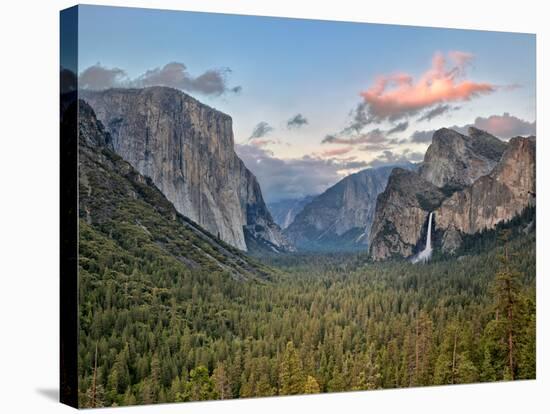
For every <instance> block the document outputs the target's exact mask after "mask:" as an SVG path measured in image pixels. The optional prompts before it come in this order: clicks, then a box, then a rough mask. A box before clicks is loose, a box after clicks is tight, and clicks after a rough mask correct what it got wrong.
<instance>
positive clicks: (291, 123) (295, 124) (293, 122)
mask: <svg viewBox="0 0 550 414" xmlns="http://www.w3.org/2000/svg"><path fill="white" fill-rule="evenodd" d="M308 123H309V121H308V120H307V118H305V117H304V116H303V115H302V114H296V115H294V116H293V117H292V118H290V119H289V120H288V121H287V122H286V127H287V128H288V129H296V128H301V127H303V126H304V125H307V124H308Z"/></svg>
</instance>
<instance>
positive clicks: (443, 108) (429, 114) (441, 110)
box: [417, 105, 460, 122]
mask: <svg viewBox="0 0 550 414" xmlns="http://www.w3.org/2000/svg"><path fill="white" fill-rule="evenodd" d="M458 109H460V107H459V106H452V105H438V106H436V107H435V108H433V109H430V110H428V111H426V112H424V114H423V115H422V116H421V117H420V118H418V119H417V121H418V122H421V121H431V120H432V119H434V118H437V117H438V116H441V115H443V114H446V113H448V112H451V111H456V110H458Z"/></svg>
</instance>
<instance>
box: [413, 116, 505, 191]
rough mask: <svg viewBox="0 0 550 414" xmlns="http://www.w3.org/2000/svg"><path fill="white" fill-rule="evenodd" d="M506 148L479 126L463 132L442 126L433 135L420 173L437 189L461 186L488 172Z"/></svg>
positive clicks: (501, 142)
mask: <svg viewBox="0 0 550 414" xmlns="http://www.w3.org/2000/svg"><path fill="white" fill-rule="evenodd" d="M505 149H506V143H505V142H503V141H501V140H499V139H498V138H496V137H494V136H492V135H490V134H488V133H486V132H484V131H481V130H479V129H476V128H473V127H472V128H470V129H469V131H468V135H462V134H460V133H458V132H456V131H454V130H452V129H447V128H442V129H439V130H437V131H436V132H435V133H434V135H433V138H432V144H431V145H430V146H429V148H428V150H427V151H426V155H425V156H424V162H423V163H422V166H421V168H420V175H421V176H422V177H423V178H424V179H425V180H427V181H429V182H430V183H432V184H433V185H435V186H437V187H440V188H443V187H448V188H451V189H457V188H463V187H464V186H467V185H470V184H472V183H473V182H474V181H475V180H477V179H478V178H479V177H481V176H483V175H486V174H488V173H489V172H491V170H492V169H493V168H494V167H495V165H496V164H497V162H498V161H499V160H500V157H501V156H502V154H503V153H504V150H505Z"/></svg>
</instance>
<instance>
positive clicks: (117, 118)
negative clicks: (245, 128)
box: [81, 87, 292, 251]
mask: <svg viewBox="0 0 550 414" xmlns="http://www.w3.org/2000/svg"><path fill="white" fill-rule="evenodd" d="M81 97H82V98H83V99H84V100H86V101H87V102H88V103H89V104H90V105H91V107H92V108H93V109H94V111H95V112H96V114H97V117H98V119H99V120H100V121H101V122H102V123H103V124H104V125H105V128H106V129H107V130H108V132H109V133H110V136H111V137H112V141H113V142H112V144H113V148H114V150H115V151H116V152H117V153H118V154H119V155H120V156H121V157H123V158H124V159H125V160H127V161H128V162H130V164H131V165H132V166H133V167H134V168H136V169H137V170H138V171H139V172H140V173H141V174H143V175H145V176H148V177H150V178H151V179H152V180H153V182H154V184H155V185H156V186H157V187H158V188H159V189H160V190H161V191H162V193H163V194H164V195H165V196H166V198H167V199H168V200H170V201H171V202H172V203H173V204H174V206H175V208H176V210H177V211H178V212H180V213H181V214H183V215H185V216H187V217H188V218H190V219H191V220H193V221H194V222H196V223H198V224H199V225H201V226H202V227H203V228H205V229H206V230H207V231H209V232H210V233H212V234H214V235H217V236H219V238H221V239H222V240H224V241H225V242H227V243H229V244H231V245H233V246H235V247H237V248H239V249H241V250H247V243H246V238H249V239H251V240H256V241H257V242H258V245H262V246H264V247H267V248H269V249H270V250H274V251H284V250H289V249H292V247H291V245H290V244H289V243H288V241H287V240H286V239H285V237H284V236H283V235H282V233H281V231H280V229H279V227H278V226H277V225H276V224H275V223H274V222H273V220H272V218H271V215H270V214H269V211H268V210H267V208H266V206H265V203H264V200H263V197H262V192H261V189H260V186H259V184H258V182H257V180H256V178H255V177H254V175H253V174H252V173H251V172H250V171H249V170H248V169H247V168H246V166H245V165H244V163H243V162H242V161H241V159H240V158H239V157H238V156H237V155H236V154H235V151H234V141H233V131H232V119H231V117H230V116H228V115H226V114H224V113H222V112H219V111H217V110H215V109H212V108H210V107H208V106H207V105H204V104H202V103H201V102H199V101H197V100H196V99H194V98H192V97H190V96H189V95H187V94H185V93H183V92H181V91H178V90H175V89H172V88H166V87H151V88H144V89H109V90H105V91H82V92H81Z"/></svg>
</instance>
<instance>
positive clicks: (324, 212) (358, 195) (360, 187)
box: [284, 164, 416, 250]
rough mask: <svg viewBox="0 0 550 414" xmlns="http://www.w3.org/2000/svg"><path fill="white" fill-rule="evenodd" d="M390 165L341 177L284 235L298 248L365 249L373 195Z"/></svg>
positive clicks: (377, 191) (308, 205) (314, 201)
mask: <svg viewBox="0 0 550 414" xmlns="http://www.w3.org/2000/svg"><path fill="white" fill-rule="evenodd" d="M403 166H404V167H405V168H410V169H415V168H416V166H415V165H414V164H407V165H403ZM394 168H395V166H385V167H378V168H368V169H365V170H363V171H360V172H358V173H355V174H351V175H349V176H347V177H345V178H343V179H342V180H341V181H339V182H338V183H336V184H335V185H334V186H332V187H330V188H329V189H328V190H326V191H325V192H324V193H323V194H321V195H319V196H317V197H315V198H314V199H313V200H312V201H311V202H310V203H308V204H307V205H306V206H305V207H304V208H303V210H302V211H301V212H300V213H299V214H298V215H297V216H296V217H295V219H294V221H293V222H292V223H291V224H290V225H289V226H288V227H287V228H286V229H285V230H284V234H285V235H286V236H287V237H288V239H289V240H290V241H291V242H292V243H294V244H295V246H296V247H297V248H298V249H302V250H354V249H366V248H367V245H368V240H369V232H370V228H371V225H372V221H373V218H374V209H375V206H376V198H377V196H378V194H380V193H381V192H382V191H384V188H385V187H386V184H387V182H388V177H389V175H390V173H391V171H392V170H393V169H394Z"/></svg>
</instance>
